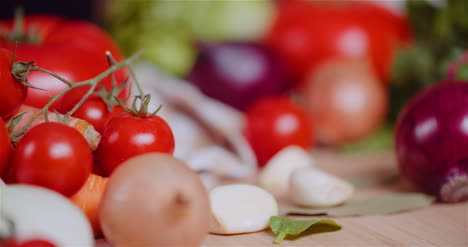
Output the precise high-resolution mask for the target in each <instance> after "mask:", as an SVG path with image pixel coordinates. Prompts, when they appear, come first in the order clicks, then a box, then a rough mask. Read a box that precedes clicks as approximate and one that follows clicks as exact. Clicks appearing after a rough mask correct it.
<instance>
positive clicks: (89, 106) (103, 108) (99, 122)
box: [72, 97, 125, 133]
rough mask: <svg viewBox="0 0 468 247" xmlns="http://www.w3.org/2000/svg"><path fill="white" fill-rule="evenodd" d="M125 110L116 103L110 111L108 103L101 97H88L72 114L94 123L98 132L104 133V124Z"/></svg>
mask: <svg viewBox="0 0 468 247" xmlns="http://www.w3.org/2000/svg"><path fill="white" fill-rule="evenodd" d="M122 112H125V110H124V109H123V108H122V107H121V106H119V105H116V106H114V107H113V109H112V111H111V112H109V110H108V109H107V104H106V103H105V102H104V101H103V100H102V99H101V98H99V97H92V98H88V99H87V100H86V101H85V102H84V103H83V104H82V105H81V106H80V107H79V108H78V110H77V111H76V112H74V113H73V115H72V116H74V117H77V118H80V119H83V120H85V121H86V122H88V123H90V124H92V125H93V127H94V129H96V131H97V132H99V133H102V130H103V129H104V126H105V125H106V124H107V122H108V121H109V120H110V118H112V117H113V116H115V115H116V114H119V113H122Z"/></svg>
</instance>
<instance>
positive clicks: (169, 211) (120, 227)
mask: <svg viewBox="0 0 468 247" xmlns="http://www.w3.org/2000/svg"><path fill="white" fill-rule="evenodd" d="M209 217H210V203H209V198H208V192H207V190H206V189H205V187H204V185H203V184H202V182H201V180H200V178H199V176H198V175H197V174H196V173H195V172H194V171H193V170H191V169H190V168H189V167H188V166H187V165H185V164H184V163H183V162H182V161H180V160H178V159H176V158H174V157H172V156H171V155H168V154H162V153H149V154H143V155H139V156H136V157H134V158H131V159H129V160H127V161H126V162H124V163H123V164H122V165H120V166H119V167H118V168H117V169H116V170H115V171H114V172H113V173H112V175H111V176H110V178H109V182H108V185H107V188H106V191H105V192H104V196H103V201H102V204H101V208H100V220H101V227H102V230H103V232H104V235H105V236H106V239H107V240H108V241H109V242H110V243H112V244H113V245H115V246H199V245H200V244H201V243H202V241H203V239H204V237H205V236H206V234H207V233H208V227H209Z"/></svg>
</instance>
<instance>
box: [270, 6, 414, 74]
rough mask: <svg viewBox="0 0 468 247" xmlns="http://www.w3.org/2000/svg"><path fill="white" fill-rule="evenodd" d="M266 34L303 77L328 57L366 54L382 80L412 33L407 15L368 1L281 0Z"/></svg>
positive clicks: (274, 46) (271, 44) (271, 43)
mask: <svg viewBox="0 0 468 247" xmlns="http://www.w3.org/2000/svg"><path fill="white" fill-rule="evenodd" d="M279 6H280V7H279V11H278V17H277V18H276V20H275V22H274V24H273V27H272V29H271V31H270V32H269V34H268V35H267V38H266V43H267V44H268V45H270V46H272V47H273V48H274V49H275V50H277V51H278V52H279V53H280V55H282V56H283V57H284V59H285V60H286V61H287V62H288V63H289V64H290V66H291V67H292V69H293V71H295V73H296V76H298V77H299V78H303V77H304V76H305V75H306V74H307V73H308V71H309V70H310V69H313V68H314V67H315V66H317V65H318V64H320V63H321V62H322V61H323V60H325V59H329V58H332V57H353V58H356V57H365V56H366V57H370V58H371V60H372V62H373V66H374V69H375V70H376V71H377V73H378V74H379V75H380V77H381V79H384V80H383V81H386V79H387V78H388V74H389V70H390V66H391V62H392V59H393V55H394V51H395V49H396V48H397V46H398V45H400V44H401V43H404V42H407V41H408V40H409V39H410V38H409V37H410V35H409V27H408V23H407V21H406V19H405V18H403V17H401V16H397V15H395V14H393V13H391V12H390V11H388V10H386V9H384V8H383V7H380V6H377V5H375V4H373V3H369V2H338V3H337V2H332V3H330V2H320V1H316V2H311V1H304V0H303V1H297V0H296V1H294V0H293V1H284V2H281V3H280V4H279Z"/></svg>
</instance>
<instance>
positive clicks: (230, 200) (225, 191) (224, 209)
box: [209, 184, 278, 234]
mask: <svg viewBox="0 0 468 247" xmlns="http://www.w3.org/2000/svg"><path fill="white" fill-rule="evenodd" d="M210 202H211V212H212V214H211V222H210V228H209V232H210V233H217V234H237V233H247V232H256V231H261V230H264V229H266V228H267V227H268V222H269V219H270V216H275V215H278V205H277V203H276V200H275V198H274V197H273V196H272V195H271V194H270V193H268V192H267V191H265V190H263V189H261V188H259V187H257V186H254V185H249V184H232V185H224V186H219V187H216V188H214V189H213V190H211V192H210Z"/></svg>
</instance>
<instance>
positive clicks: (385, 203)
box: [281, 193, 434, 216]
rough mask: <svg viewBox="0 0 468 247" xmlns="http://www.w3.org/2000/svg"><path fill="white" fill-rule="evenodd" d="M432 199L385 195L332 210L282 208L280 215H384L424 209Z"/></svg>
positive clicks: (411, 194)
mask: <svg viewBox="0 0 468 247" xmlns="http://www.w3.org/2000/svg"><path fill="white" fill-rule="evenodd" d="M433 201H434V197H432V196H428V195H425V194H422V193H405V194H403V193H386V194H381V195H376V196H372V197H369V198H366V199H362V200H356V201H350V202H348V203H345V204H343V205H341V206H338V207H334V208H299V207H283V208H281V212H282V214H299V215H329V216H367V215H385V214H391V213H397V212H402V211H408V210H414V209H418V208H424V207H427V206H429V205H431V204H432V202H433Z"/></svg>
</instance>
